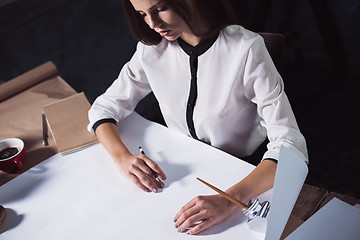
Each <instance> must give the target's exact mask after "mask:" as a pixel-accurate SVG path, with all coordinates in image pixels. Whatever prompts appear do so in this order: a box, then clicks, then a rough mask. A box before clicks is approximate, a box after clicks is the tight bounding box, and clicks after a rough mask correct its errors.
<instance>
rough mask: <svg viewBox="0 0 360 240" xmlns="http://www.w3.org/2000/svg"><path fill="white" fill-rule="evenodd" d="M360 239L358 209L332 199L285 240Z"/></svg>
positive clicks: (359, 211)
mask: <svg viewBox="0 0 360 240" xmlns="http://www.w3.org/2000/svg"><path fill="white" fill-rule="evenodd" d="M303 239H306V240H317V239H327V240H331V239H341V240H359V239H360V209H358V208H356V207H354V206H351V205H349V204H347V203H345V202H343V201H341V200H339V199H337V198H333V199H332V200H331V201H330V202H328V203H327V204H326V205H325V206H323V207H322V208H321V209H320V210H319V211H317V212H316V213H315V214H314V215H313V216H311V217H310V218H309V219H308V220H307V221H306V222H304V223H303V224H302V225H301V226H300V227H299V228H298V229H296V230H295V231H294V232H293V233H291V234H290V235H289V236H288V237H287V238H286V240H303Z"/></svg>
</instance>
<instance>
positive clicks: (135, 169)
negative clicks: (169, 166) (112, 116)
mask: <svg viewBox="0 0 360 240" xmlns="http://www.w3.org/2000/svg"><path fill="white" fill-rule="evenodd" d="M96 136H97V138H98V139H99V142H100V143H101V144H102V145H103V146H104V148H105V149H106V151H107V152H108V153H109V154H110V156H111V158H112V159H113V160H114V162H115V164H116V165H117V167H118V168H119V169H120V172H121V173H122V174H123V175H125V176H126V177H128V178H129V179H130V180H131V181H133V182H134V183H135V184H136V185H137V186H138V187H139V188H141V189H142V190H143V191H145V192H158V189H159V188H163V187H164V186H165V184H164V183H163V182H162V181H161V179H162V180H165V179H166V175H165V174H164V172H163V171H162V170H161V168H160V167H159V166H158V165H157V164H156V163H155V162H154V161H153V160H151V159H150V158H148V157H147V156H146V155H144V154H140V155H132V154H131V153H130V152H129V150H128V149H127V148H126V146H125V145H124V143H123V142H122V141H121V139H120V136H119V131H118V128H117V126H116V125H115V124H113V123H103V124H101V125H99V126H98V127H97V128H96ZM151 169H152V170H154V172H155V173H156V174H157V175H158V177H157V178H156V177H155V176H154V174H153V172H152V171H151ZM160 178H161V179H160Z"/></svg>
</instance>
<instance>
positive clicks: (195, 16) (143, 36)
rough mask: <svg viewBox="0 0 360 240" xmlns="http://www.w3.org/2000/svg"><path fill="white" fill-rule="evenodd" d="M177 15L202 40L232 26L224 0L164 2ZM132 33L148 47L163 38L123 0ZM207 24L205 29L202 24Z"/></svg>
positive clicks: (166, 0) (128, 2) (171, 0)
mask: <svg viewBox="0 0 360 240" xmlns="http://www.w3.org/2000/svg"><path fill="white" fill-rule="evenodd" d="M164 2H166V3H167V4H168V6H169V8H171V9H172V10H173V11H174V12H175V13H176V14H178V15H179V16H180V17H181V18H182V19H184V21H185V22H186V23H187V25H188V26H189V27H190V29H191V31H192V32H193V33H194V35H196V36H197V37H200V38H208V37H213V36H216V35H217V34H218V33H219V32H220V31H221V30H222V29H223V28H224V27H226V26H227V25H229V24H232V23H233V21H232V20H231V19H230V18H229V17H228V14H227V12H226V10H225V7H224V5H223V3H222V0H164ZM123 4H124V8H125V13H126V17H127V19H128V23H129V27H130V31H131V33H132V35H133V36H134V38H135V39H136V40H138V41H141V42H143V43H144V44H147V45H156V44H158V43H159V42H160V41H161V39H162V37H161V36H160V35H159V34H158V33H157V32H155V31H154V30H153V29H151V28H150V27H149V26H148V25H147V24H146V22H145V21H144V19H143V18H142V17H141V15H140V14H139V13H137V12H136V11H135V9H134V7H133V5H132V4H131V2H130V0H123ZM204 22H205V23H206V24H207V26H208V27H206V28H205V27H204V26H203V25H201V23H204Z"/></svg>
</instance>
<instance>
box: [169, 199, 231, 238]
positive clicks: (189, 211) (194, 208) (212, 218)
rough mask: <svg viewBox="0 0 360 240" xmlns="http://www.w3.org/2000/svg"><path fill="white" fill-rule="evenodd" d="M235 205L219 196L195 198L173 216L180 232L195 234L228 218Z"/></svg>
mask: <svg viewBox="0 0 360 240" xmlns="http://www.w3.org/2000/svg"><path fill="white" fill-rule="evenodd" d="M236 208H237V205H235V204H234V203H232V202H231V201H229V200H228V199H226V198H224V197H222V196H220V195H210V196H197V197H195V198H194V199H193V200H191V201H190V202H188V203H187V204H185V205H184V206H183V207H182V208H181V209H180V211H179V212H178V213H177V214H176V216H175V225H176V227H177V228H178V230H179V231H180V232H187V233H188V234H197V233H199V232H200V231H203V230H204V229H206V228H208V227H210V226H212V225H214V224H216V223H219V222H221V221H223V220H224V219H226V218H228V217H229V216H230V215H231V214H232V213H233V212H234V211H235V210H236Z"/></svg>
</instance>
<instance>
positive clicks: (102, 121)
mask: <svg viewBox="0 0 360 240" xmlns="http://www.w3.org/2000/svg"><path fill="white" fill-rule="evenodd" d="M103 123H113V124H115V125H116V121H115V119H113V118H104V119H100V120H98V121H96V122H95V123H94V125H93V126H92V129H93V130H94V132H96V128H97V127H98V126H100V125H101V124H103Z"/></svg>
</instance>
